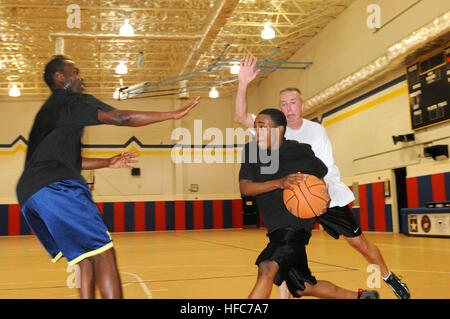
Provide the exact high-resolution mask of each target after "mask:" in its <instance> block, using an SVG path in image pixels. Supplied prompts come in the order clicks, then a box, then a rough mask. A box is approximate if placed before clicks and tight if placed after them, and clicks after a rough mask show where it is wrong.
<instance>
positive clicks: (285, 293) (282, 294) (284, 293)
mask: <svg viewBox="0 0 450 319" xmlns="http://www.w3.org/2000/svg"><path fill="white" fill-rule="evenodd" d="M278 294H279V298H280V299H289V298H290V297H291V293H290V292H289V288H288V287H287V284H286V281H283V283H282V284H281V285H280V287H278Z"/></svg>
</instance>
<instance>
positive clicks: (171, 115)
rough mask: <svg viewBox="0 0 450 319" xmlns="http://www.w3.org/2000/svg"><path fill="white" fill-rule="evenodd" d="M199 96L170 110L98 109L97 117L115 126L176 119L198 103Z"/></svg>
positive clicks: (143, 124)
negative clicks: (176, 108) (185, 104)
mask: <svg viewBox="0 0 450 319" xmlns="http://www.w3.org/2000/svg"><path fill="white" fill-rule="evenodd" d="M199 100H200V97H197V98H196V99H195V100H194V101H192V102H191V103H189V104H188V105H187V106H186V107H184V108H182V109H179V110H176V111H172V112H153V111H131V110H114V111H109V112H105V111H102V110H98V119H99V120H100V121H102V122H103V123H106V124H111V125H117V126H145V125H149V124H153V123H157V122H162V121H166V120H178V119H180V118H182V117H184V116H185V115H186V114H188V113H189V111H190V110H192V109H193V108H194V107H195V106H196V105H197V104H198V103H199Z"/></svg>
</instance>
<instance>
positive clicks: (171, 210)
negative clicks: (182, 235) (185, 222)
mask: <svg viewBox="0 0 450 319" xmlns="http://www.w3.org/2000/svg"><path fill="white" fill-rule="evenodd" d="M165 206H166V230H175V202H173V201H168V202H166V203H165Z"/></svg>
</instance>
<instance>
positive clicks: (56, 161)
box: [16, 89, 114, 206]
mask: <svg viewBox="0 0 450 319" xmlns="http://www.w3.org/2000/svg"><path fill="white" fill-rule="evenodd" d="M99 109H101V110H103V111H106V112H108V111H111V110H114V108H113V107H111V106H109V105H107V104H105V103H103V102H101V101H99V100H98V99H96V98H95V97H93V96H92V95H89V94H80V93H73V92H70V91H66V90H62V89H57V90H55V91H53V93H52V95H51V96H50V97H49V98H48V100H47V101H46V102H45V103H44V105H43V106H42V107H41V109H40V110H39V112H38V114H37V115H36V118H35V120H34V124H33V127H32V129H31V133H30V137H29V139H28V150H27V156H26V160H25V168H24V171H23V173H22V176H21V177H20V179H19V182H18V184H17V188H16V191H17V198H18V200H19V205H20V206H22V205H23V204H24V203H25V202H26V201H27V199H28V198H29V197H30V196H31V195H33V194H34V193H35V192H37V191H38V190H40V189H41V188H42V187H45V186H47V185H49V184H51V183H54V182H57V181H62V180H66V179H76V180H84V179H83V177H82V176H81V161H82V159H81V137H82V135H83V129H84V127H85V126H88V125H98V124H104V123H102V122H100V121H99V120H98V115H97V114H98V110H99Z"/></svg>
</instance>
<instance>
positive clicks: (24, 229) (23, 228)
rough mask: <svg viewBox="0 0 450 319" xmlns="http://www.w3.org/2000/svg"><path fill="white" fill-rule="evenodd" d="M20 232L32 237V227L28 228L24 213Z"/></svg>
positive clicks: (21, 216) (21, 217)
mask: <svg viewBox="0 0 450 319" xmlns="http://www.w3.org/2000/svg"><path fill="white" fill-rule="evenodd" d="M19 232H20V234H21V235H30V234H31V229H30V226H28V223H27V221H26V220H25V217H23V215H22V213H20V225H19Z"/></svg>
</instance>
